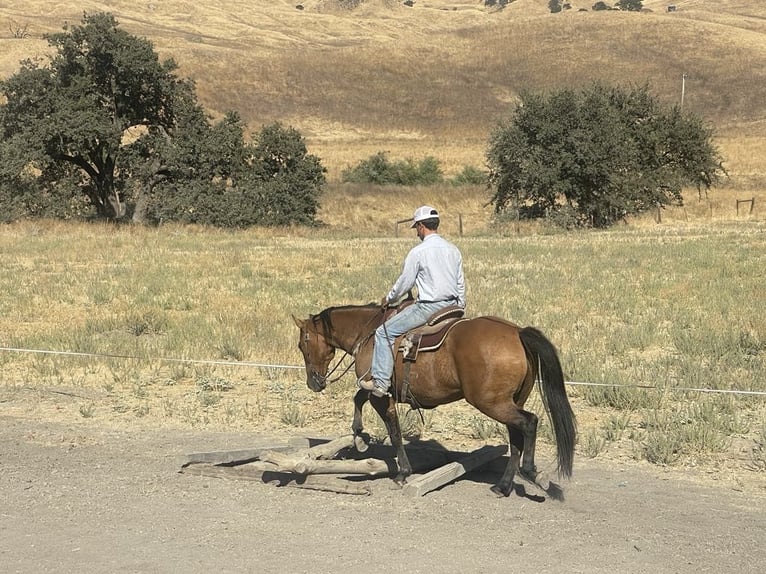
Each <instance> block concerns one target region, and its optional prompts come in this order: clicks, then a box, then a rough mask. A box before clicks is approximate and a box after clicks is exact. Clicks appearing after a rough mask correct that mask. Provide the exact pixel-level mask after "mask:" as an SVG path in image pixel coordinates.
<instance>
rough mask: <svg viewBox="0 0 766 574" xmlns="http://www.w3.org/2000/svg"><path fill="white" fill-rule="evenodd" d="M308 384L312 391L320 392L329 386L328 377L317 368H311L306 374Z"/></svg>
mask: <svg viewBox="0 0 766 574" xmlns="http://www.w3.org/2000/svg"><path fill="white" fill-rule="evenodd" d="M306 384H307V385H308V387H309V388H310V389H311V390H312V391H314V392H315V393H319V392H321V391H323V390H325V387H327V377H325V376H324V375H323V374H322V373H320V372H319V371H317V370H316V369H310V370H309V372H308V374H307V375H306Z"/></svg>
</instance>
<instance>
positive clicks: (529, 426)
mask: <svg viewBox="0 0 766 574" xmlns="http://www.w3.org/2000/svg"><path fill="white" fill-rule="evenodd" d="M509 418H510V420H511V422H506V427H507V428H508V438H509V442H510V447H511V455H510V459H509V460H508V465H507V466H506V467H505V472H504V473H503V476H502V477H501V478H500V481H499V482H498V483H497V484H496V485H495V486H493V487H492V492H494V493H496V494H499V495H502V496H508V495H510V494H511V489H512V488H513V477H514V475H515V474H516V471H517V470H519V473H520V474H522V475H523V476H524V477H525V478H527V479H528V480H532V481H533V482H534V478H535V477H536V476H537V469H536V467H535V443H536V441H537V415H535V414H534V413H530V412H528V411H523V410H521V409H516V412H515V413H514V416H511V417H509ZM519 462H521V468H519Z"/></svg>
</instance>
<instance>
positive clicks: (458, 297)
mask: <svg viewBox="0 0 766 574" xmlns="http://www.w3.org/2000/svg"><path fill="white" fill-rule="evenodd" d="M412 219H413V221H414V223H413V224H412V229H416V230H417V233H418V238H419V239H420V241H421V243H419V244H418V245H416V246H415V247H413V248H412V250H410V252H409V253H408V254H407V257H406V258H405V260H404V265H403V267H402V273H401V275H400V276H399V278H398V279H397V280H396V282H395V283H394V286H393V287H392V288H391V290H390V291H389V292H388V294H387V295H386V296H385V297H383V299H381V302H380V304H381V305H382V307H383V308H384V309H385V308H386V307H388V305H389V304H391V303H393V302H395V301H397V300H398V299H399V298H401V297H402V296H403V295H404V294H405V293H407V291H409V290H410V289H412V288H413V287H417V291H418V297H417V300H416V301H415V302H414V303H413V304H412V305H409V306H408V307H405V308H404V309H402V310H401V311H399V312H398V313H396V314H394V315H392V316H391V317H390V318H389V319H388V320H387V321H386V322H385V323H383V324H382V325H381V326H380V327H378V328H377V329H376V330H375V345H374V348H373V355H372V367H371V369H370V373H371V375H372V378H371V379H370V380H366V381H365V380H360V381H358V383H357V384H358V385H359V388H360V389H364V390H365V391H370V392H372V394H373V395H375V396H377V397H382V396H385V395H387V394H388V388H389V387H390V385H391V375H392V374H393V371H394V354H393V350H392V346H393V344H394V340H395V339H396V337H398V336H399V335H403V334H404V333H406V332H407V331H409V330H411V329H414V328H416V327H420V326H421V325H424V324H425V323H426V322H427V321H428V319H429V317H431V315H433V314H434V313H436V312H437V311H439V310H440V309H443V308H444V307H448V306H450V305H458V306H459V307H462V308H465V278H464V277H463V256H462V255H461V253H460V250H459V249H458V248H457V247H455V246H454V245H453V244H452V243H450V242H449V241H447V240H446V239H444V238H442V236H441V235H439V234H438V233H437V229H438V228H439V213H438V212H437V211H436V210H435V209H434V208H433V207H431V206H428V205H424V206H422V207H418V208H417V209H416V210H415V215H414V216H413V218H412Z"/></svg>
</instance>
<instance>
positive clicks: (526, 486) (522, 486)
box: [312, 437, 564, 503]
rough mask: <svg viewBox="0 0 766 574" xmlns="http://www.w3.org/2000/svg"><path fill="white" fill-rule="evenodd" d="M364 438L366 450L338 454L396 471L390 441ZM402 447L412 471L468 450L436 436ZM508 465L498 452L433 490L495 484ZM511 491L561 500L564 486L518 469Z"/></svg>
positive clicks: (539, 499)
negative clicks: (462, 483)
mask: <svg viewBox="0 0 766 574" xmlns="http://www.w3.org/2000/svg"><path fill="white" fill-rule="evenodd" d="M366 438H367V442H368V448H367V450H366V451H364V452H359V451H358V450H356V449H355V448H348V449H344V450H343V451H341V453H339V455H340V456H342V457H343V458H346V459H354V460H363V459H366V458H377V459H381V460H385V461H386V462H388V463H389V474H390V475H391V476H393V475H395V474H396V472H397V471H398V467H397V465H396V459H395V456H396V451H395V449H394V448H393V447H392V446H391V445H390V444H382V443H376V442H373V441H370V440H369V437H366ZM317 444H318V443H317ZM312 446H313V445H312ZM405 449H406V450H407V455H408V457H409V459H410V463H411V464H412V467H413V471H414V473H415V474H420V473H426V472H429V471H431V470H433V469H435V468H438V467H439V466H442V465H444V464H448V463H450V462H454V461H458V460H460V459H461V458H463V457H465V456H467V455H469V454H470V453H468V452H460V451H451V450H449V449H447V448H446V447H445V446H444V445H443V444H441V443H440V442H439V441H437V440H433V439H430V440H420V439H418V438H414V437H413V438H411V439H410V441H409V442H408V443H407V444H406V446H405ZM507 466H508V456H507V455H504V456H501V457H499V458H496V459H494V460H492V461H490V462H489V463H487V464H484V465H482V466H480V467H479V468H476V469H473V470H470V471H468V472H466V473H465V474H463V475H462V476H459V477H457V478H456V479H454V480H451V481H450V482H448V483H446V484H444V485H442V486H440V487H438V488H436V489H434V492H438V491H440V490H443V489H444V488H447V487H449V486H450V485H452V484H455V483H456V482H460V481H469V482H474V483H477V484H486V485H488V486H490V487H491V486H494V485H495V484H497V482H498V480H499V478H500V477H501V476H502V474H503V473H504V472H505V469H506V467H507ZM379 478H380V475H378V476H366V475H355V476H347V477H346V480H349V481H352V482H363V481H370V480H377V479H379ZM513 492H514V494H515V495H516V496H518V497H520V498H525V499H527V500H529V501H531V502H538V503H539V502H544V501H545V500H546V499H547V498H551V499H553V500H557V501H563V500H564V496H563V490H562V489H561V487H560V486H559V485H558V484H556V483H554V482H552V481H551V482H549V483H548V485H547V487H546V488H543V487H542V486H541V485H539V484H535V483H533V482H531V481H529V482H527V479H526V478H525V477H524V476H522V475H521V473H516V476H515V477H514V483H513ZM540 493H544V494H540Z"/></svg>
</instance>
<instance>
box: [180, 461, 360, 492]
mask: <svg viewBox="0 0 766 574" xmlns="http://www.w3.org/2000/svg"><path fill="white" fill-rule="evenodd" d="M264 466H271V465H268V464H267V463H258V462H255V463H250V464H246V465H241V466H217V465H213V464H205V463H198V464H190V465H189V466H185V467H183V468H182V469H181V471H180V472H182V473H184V474H192V475H195V476H206V477H209V478H223V479H235V480H252V481H258V482H264V483H271V482H276V483H278V484H279V485H280V486H288V487H292V488H303V489H308V490H322V491H326V492H337V493H339V494H357V495H369V494H370V493H371V491H370V488H369V486H367V485H363V484H357V483H352V482H348V481H344V480H340V479H337V478H328V477H324V476H322V477H319V476H306V477H301V478H302V480H300V481H298V480H296V476H295V475H294V474H290V473H281V472H275V471H274V470H273V466H271V468H264Z"/></svg>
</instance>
